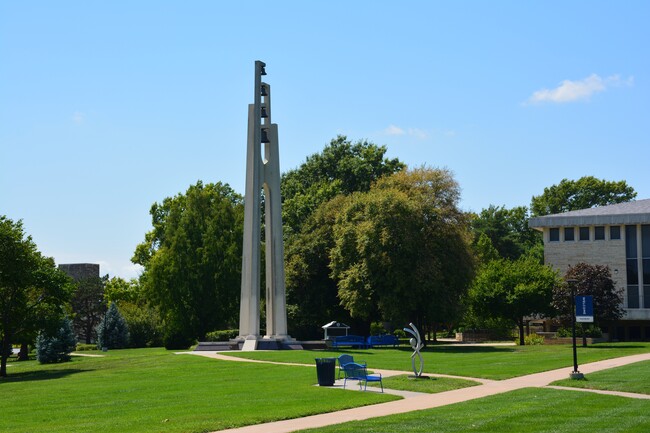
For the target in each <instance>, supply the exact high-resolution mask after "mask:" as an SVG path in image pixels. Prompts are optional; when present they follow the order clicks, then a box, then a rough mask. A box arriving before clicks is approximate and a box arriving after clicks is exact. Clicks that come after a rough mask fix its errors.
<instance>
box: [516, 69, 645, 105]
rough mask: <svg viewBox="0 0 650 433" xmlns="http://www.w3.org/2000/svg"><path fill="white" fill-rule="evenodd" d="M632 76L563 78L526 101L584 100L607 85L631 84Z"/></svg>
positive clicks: (558, 101) (561, 102) (560, 101)
mask: <svg viewBox="0 0 650 433" xmlns="http://www.w3.org/2000/svg"><path fill="white" fill-rule="evenodd" d="M633 84H634V77H629V78H628V79H626V80H622V79H621V77H620V76H619V75H611V76H609V77H607V78H601V77H600V76H598V75H596V74H591V75H590V76H588V77H587V78H584V79H582V80H578V81H571V80H564V81H562V82H561V83H560V84H559V85H558V86H557V87H555V88H554V89H541V90H538V91H536V92H534V93H533V94H532V96H531V97H530V98H528V101H527V102H528V103H531V104H539V103H544V102H553V103H558V104H563V103H567V102H576V101H586V100H589V98H590V97H591V95H594V94H596V93H600V92H604V91H605V90H607V88H608V87H620V86H632V85H633Z"/></svg>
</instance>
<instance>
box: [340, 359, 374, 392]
mask: <svg viewBox="0 0 650 433" xmlns="http://www.w3.org/2000/svg"><path fill="white" fill-rule="evenodd" d="M341 370H343V374H344V375H345V379H344V380H343V389H345V385H346V384H347V382H348V380H356V381H358V382H359V389H361V385H363V390H364V391H366V390H367V388H368V382H379V384H380V385H381V392H384V383H383V382H382V381H381V373H377V374H368V370H367V369H366V366H365V365H361V364H357V363H356V362H348V363H347V364H343V365H342V366H341ZM362 382H363V383H362Z"/></svg>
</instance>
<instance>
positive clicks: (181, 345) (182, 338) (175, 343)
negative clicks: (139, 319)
mask: <svg viewBox="0 0 650 433" xmlns="http://www.w3.org/2000/svg"><path fill="white" fill-rule="evenodd" d="M163 342H164V344H165V349H167V350H187V349H189V348H190V346H191V345H193V344H194V343H195V340H194V337H191V336H190V335H188V333H187V332H185V331H183V330H181V329H177V328H175V327H170V328H168V329H166V330H165V336H164V338H163Z"/></svg>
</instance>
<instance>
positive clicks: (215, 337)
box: [205, 329, 239, 341]
mask: <svg viewBox="0 0 650 433" xmlns="http://www.w3.org/2000/svg"><path fill="white" fill-rule="evenodd" d="M238 335H239V329H222V330H219V331H212V332H208V333H207V334H205V341H228V340H230V339H233V338H237V336H238Z"/></svg>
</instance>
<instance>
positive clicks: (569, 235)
mask: <svg viewBox="0 0 650 433" xmlns="http://www.w3.org/2000/svg"><path fill="white" fill-rule="evenodd" d="M564 240H565V241H574V240H575V230H574V229H573V227H564Z"/></svg>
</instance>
